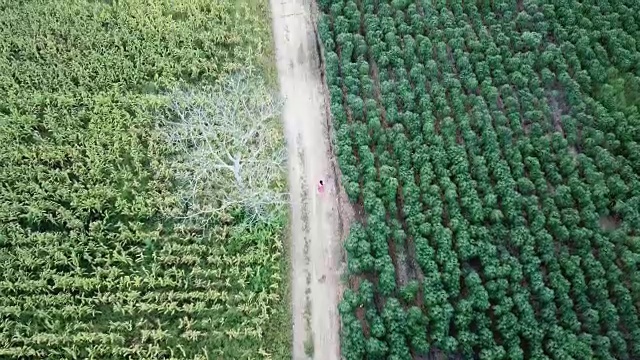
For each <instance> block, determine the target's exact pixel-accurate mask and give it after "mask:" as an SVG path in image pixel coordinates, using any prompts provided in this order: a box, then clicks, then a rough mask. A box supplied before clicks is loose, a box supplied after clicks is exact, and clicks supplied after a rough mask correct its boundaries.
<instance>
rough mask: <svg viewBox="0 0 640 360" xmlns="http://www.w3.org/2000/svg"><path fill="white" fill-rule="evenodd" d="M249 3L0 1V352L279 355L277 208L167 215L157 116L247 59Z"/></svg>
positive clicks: (256, 16) (255, 13) (282, 338)
mask: <svg viewBox="0 0 640 360" xmlns="http://www.w3.org/2000/svg"><path fill="white" fill-rule="evenodd" d="M254 5H255V6H254V7H249V6H247V4H246V3H244V2H242V1H240V2H238V1H218V2H215V3H212V2H211V1H208V0H202V1H189V2H177V3H176V2H166V1H144V2H141V1H137V0H126V1H84V0H64V1H53V2H52V1H42V0H35V1H27V2H24V1H12V0H0V94H2V96H0V143H2V144H3V145H2V146H0V274H1V275H0V358H1V359H100V360H103V359H129V358H130V359H153V360H157V359H169V358H171V359H257V358H261V359H285V358H287V357H289V356H290V350H289V349H290V339H289V338H288V335H287V334H288V326H287V324H288V323H289V319H288V315H287V314H286V303H284V301H283V298H284V297H285V283H284V281H286V280H285V279H286V278H287V276H286V275H285V274H286V269H285V268H284V266H283V263H282V244H281V233H282V230H283V227H284V221H280V222H278V221H273V222H272V223H264V222H260V223H248V222H246V221H245V214H244V213H243V212H242V211H238V209H231V208H229V209H227V211H226V213H225V214H222V215H220V216H218V217H216V218H213V217H211V216H208V215H207V214H204V215H202V216H199V217H198V216H191V217H190V218H189V219H188V220H187V219H184V217H185V216H186V215H190V214H189V213H188V209H186V210H185V209H184V206H183V204H182V203H181V201H180V200H181V199H179V198H178V195H176V194H177V193H178V191H177V189H179V188H181V187H183V186H184V184H181V183H179V182H178V181H176V176H175V173H174V168H173V167H172V166H170V164H171V163H172V162H171V161H173V160H172V159H174V158H177V157H179V156H180V155H182V156H184V154H179V153H178V152H179V151H178V150H177V149H176V148H172V147H171V146H169V145H168V143H167V141H166V139H165V137H164V136H162V134H160V133H159V131H157V130H158V128H159V125H161V120H163V119H164V117H165V116H167V117H168V116H170V115H171V111H170V109H168V103H169V101H170V100H172V99H167V97H166V96H165V95H164V94H166V93H168V92H170V91H172V90H174V89H175V88H179V89H185V88H186V89H187V90H189V89H192V88H191V87H190V86H193V85H194V84H196V83H198V82H204V83H209V84H210V83H211V82H213V81H216V80H218V79H221V78H223V77H224V76H225V75H227V73H228V72H232V71H234V70H237V69H239V68H241V67H245V66H246V64H247V63H249V62H253V63H256V62H259V61H261V59H259V58H258V56H260V51H256V49H264V48H266V47H267V46H268V41H269V39H268V36H269V33H268V31H267V30H266V29H268V28H269V24H268V20H267V19H266V18H265V17H264V16H263V12H262V11H264V10H266V9H265V8H263V7H264V6H265V4H262V5H259V4H257V3H255V4H254ZM260 6H262V8H260V9H259V7H260ZM173 115H175V114H173ZM171 120H173V119H171ZM274 146H275V145H274ZM170 160H171V161H170ZM274 176H277V174H274ZM208 195H209V196H210V198H211V197H213V196H215V195H216V194H215V191H212V190H210V189H209V191H208ZM283 215H284V214H280V216H281V217H284V216H283ZM274 217H275V218H277V214H276V215H274ZM276 329H277V331H275V330H276Z"/></svg>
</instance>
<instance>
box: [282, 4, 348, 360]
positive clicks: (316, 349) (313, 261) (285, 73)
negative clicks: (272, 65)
mask: <svg viewBox="0 0 640 360" xmlns="http://www.w3.org/2000/svg"><path fill="white" fill-rule="evenodd" d="M270 5H271V15H272V20H273V23H272V25H273V34H274V43H275V44H274V45H275V50H276V63H277V69H278V80H279V85H280V90H281V93H282V95H283V97H284V98H285V109H284V111H283V122H284V130H285V138H286V141H287V150H288V153H289V162H288V170H289V174H288V180H289V187H290V192H291V213H290V214H291V216H290V221H291V224H290V225H291V236H290V245H291V251H290V255H291V284H292V286H291V296H292V304H291V311H292V317H293V359H308V358H309V355H311V356H312V357H313V358H314V359H318V360H320V359H321V360H331V359H339V358H340V336H339V335H340V325H341V324H340V319H339V314H338V311H337V305H338V303H339V301H340V298H341V294H342V281H341V272H342V270H343V268H344V264H343V259H344V254H343V253H344V251H343V246H342V240H343V237H344V235H345V234H346V230H347V229H346V228H345V226H348V221H345V213H348V209H349V206H348V201H347V198H346V195H345V193H344V190H343V189H341V187H340V184H341V182H340V176H341V175H340V171H339V168H338V166H337V164H336V161H335V158H334V154H333V141H332V139H331V137H332V136H331V135H332V133H333V129H332V125H331V114H330V106H329V99H328V97H327V94H328V93H327V89H326V83H325V74H324V59H323V57H324V56H323V55H324V54H323V50H322V45H321V43H320V41H319V38H318V34H317V30H316V26H315V16H316V14H317V8H316V7H315V4H314V3H312V2H310V0H270ZM318 179H326V181H327V191H326V192H325V193H324V194H318V193H317V192H316V191H315V185H316V184H317V181H318Z"/></svg>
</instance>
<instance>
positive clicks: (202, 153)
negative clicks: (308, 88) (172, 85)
mask: <svg viewBox="0 0 640 360" xmlns="http://www.w3.org/2000/svg"><path fill="white" fill-rule="evenodd" d="M169 96H170V99H171V102H170V105H169V109H168V110H169V111H168V113H167V114H168V116H167V117H168V119H164V121H163V122H162V126H161V128H160V130H161V131H162V132H163V133H164V134H165V135H166V139H167V140H168V142H169V143H170V145H171V146H172V147H173V149H174V150H175V154H176V156H175V158H174V162H173V163H172V167H173V169H174V173H175V175H176V178H177V180H178V182H179V183H180V184H181V191H180V194H179V195H180V198H181V199H182V201H183V202H184V205H185V206H186V207H187V208H188V212H187V214H188V215H187V216H188V217H196V216H201V215H203V216H205V217H210V216H223V215H224V214H225V213H226V212H227V211H228V210H230V208H237V207H242V208H243V209H244V210H245V211H246V213H247V215H249V220H252V221H253V220H269V219H270V218H271V217H272V216H274V215H275V214H276V213H277V212H279V210H281V209H282V207H283V206H285V205H286V204H287V203H288V198H289V197H288V194H287V193H286V192H284V189H286V184H285V183H284V176H283V174H284V166H285V164H286V155H287V153H286V150H285V147H284V142H283V139H282V135H281V130H280V122H279V115H280V112H281V109H282V101H281V100H280V99H279V98H278V97H277V94H275V93H273V92H271V91H270V90H269V87H268V86H267V84H266V83H265V81H264V80H263V78H262V77H261V76H259V75H257V73H256V72H254V71H251V70H245V71H244V72H242V73H238V74H235V75H232V76H229V77H228V78H226V79H225V80H223V81H222V82H220V83H219V84H218V85H216V86H211V87H203V88H199V89H197V90H182V89H181V90H175V91H173V92H172V93H170V94H169Z"/></svg>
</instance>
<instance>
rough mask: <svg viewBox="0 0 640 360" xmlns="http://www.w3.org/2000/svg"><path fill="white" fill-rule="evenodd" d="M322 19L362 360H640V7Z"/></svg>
mask: <svg viewBox="0 0 640 360" xmlns="http://www.w3.org/2000/svg"><path fill="white" fill-rule="evenodd" d="M319 5H320V9H321V11H322V13H323V15H322V17H321V18H320V20H319V24H318V28H319V33H320V36H321V38H322V42H323V44H324V54H325V62H326V72H327V85H328V87H329V91H330V96H331V110H332V114H333V121H334V124H335V128H336V139H337V140H336V146H337V156H338V161H339V165H340V168H341V169H342V172H343V184H344V186H345V188H346V191H347V194H348V195H349V197H350V199H351V200H352V202H353V203H354V204H355V207H356V210H357V211H356V213H357V214H358V219H357V223H356V224H355V225H353V228H352V229H351V232H350V235H349V238H348V239H347V242H346V244H345V246H346V251H347V256H348V270H349V279H350V289H349V290H347V291H346V293H345V294H344V299H343V301H342V303H341V305H340V312H341V317H342V321H343V333H342V352H343V354H344V356H345V358H346V359H348V360H357V359H398V360H400V359H409V358H423V357H422V356H427V354H428V353H431V352H433V353H434V354H435V352H439V353H440V354H443V353H444V354H445V355H453V356H457V357H459V358H474V357H475V358H479V359H505V360H506V359H510V360H514V359H638V358H640V322H639V321H638V310H639V307H640V272H639V271H638V270H639V269H638V265H639V261H640V233H639V231H640V181H639V177H640V146H639V142H640V114H639V112H638V106H639V105H640V42H639V41H640V3H638V2H637V1H633V0H603V1H577V0H547V1H545V0H524V1H523V0H519V1H506V0H494V1H488V0H487V1H484V0H480V1H459V0H448V1H445V0H433V1H432V0H421V1H409V0H393V1H385V0H319Z"/></svg>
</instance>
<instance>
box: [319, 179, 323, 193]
mask: <svg viewBox="0 0 640 360" xmlns="http://www.w3.org/2000/svg"><path fill="white" fill-rule="evenodd" d="M322 193H324V182H323V181H322V180H320V182H319V183H318V194H322Z"/></svg>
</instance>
